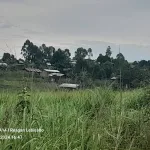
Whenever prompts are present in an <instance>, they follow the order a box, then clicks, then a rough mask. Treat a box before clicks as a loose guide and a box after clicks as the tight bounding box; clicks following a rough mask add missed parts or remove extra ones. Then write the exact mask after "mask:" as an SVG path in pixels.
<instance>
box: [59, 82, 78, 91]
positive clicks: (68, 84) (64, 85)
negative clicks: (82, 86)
mask: <svg viewBox="0 0 150 150" xmlns="http://www.w3.org/2000/svg"><path fill="white" fill-rule="evenodd" d="M59 88H63V89H69V90H74V89H78V88H79V84H70V83H63V84H61V85H59Z"/></svg>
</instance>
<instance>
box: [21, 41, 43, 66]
mask: <svg viewBox="0 0 150 150" xmlns="http://www.w3.org/2000/svg"><path fill="white" fill-rule="evenodd" d="M43 47H44V45H43ZM21 54H23V57H24V58H25V61H26V62H28V63H30V64H31V63H32V64H33V63H34V64H35V65H36V67H38V66H39V65H40V64H42V62H43V52H42V51H41V49H40V48H38V47H37V46H36V45H34V44H33V43H32V42H30V41H29V40H26V42H25V43H24V45H23V47H22V49H21Z"/></svg>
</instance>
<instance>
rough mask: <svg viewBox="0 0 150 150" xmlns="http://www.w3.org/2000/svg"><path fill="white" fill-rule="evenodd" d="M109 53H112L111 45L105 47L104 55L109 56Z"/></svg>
mask: <svg viewBox="0 0 150 150" xmlns="http://www.w3.org/2000/svg"><path fill="white" fill-rule="evenodd" d="M111 54H112V51H111V47H110V46H108V47H107V49H106V56H108V57H110V56H111Z"/></svg>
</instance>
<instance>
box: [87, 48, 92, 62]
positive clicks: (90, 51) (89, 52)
mask: <svg viewBox="0 0 150 150" xmlns="http://www.w3.org/2000/svg"><path fill="white" fill-rule="evenodd" d="M87 52H88V57H89V59H91V57H93V53H92V49H91V48H89V49H88V50H87Z"/></svg>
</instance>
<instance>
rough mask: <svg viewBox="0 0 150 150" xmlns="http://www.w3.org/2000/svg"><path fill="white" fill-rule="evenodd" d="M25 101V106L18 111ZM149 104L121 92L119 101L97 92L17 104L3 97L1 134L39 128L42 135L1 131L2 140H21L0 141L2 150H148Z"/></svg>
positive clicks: (41, 96)
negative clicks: (9, 137) (17, 137)
mask: <svg viewBox="0 0 150 150" xmlns="http://www.w3.org/2000/svg"><path fill="white" fill-rule="evenodd" d="M20 90H21V89H20ZM18 92H19V91H18ZM23 99H24V100H26V101H27V102H28V103H26V104H25V103H24V104H23V103H22V105H20V107H17V106H18V105H17V104H19V102H21V101H23ZM145 100H147V103H145ZM148 100H149V96H148V95H146V94H145V92H144V91H143V90H134V91H126V92H123V93H122V98H121V95H120V93H119V92H115V91H112V90H108V89H101V88H97V89H94V90H81V91H71V92H67V91H55V92H54V91H53V92H52V91H51V92H50V91H49V92H41V91H36V92H32V93H30V92H27V93H23V94H22V95H21V96H20V97H19V98H18V93H17V92H1V93H0V128H1V129H4V128H6V129H8V128H14V129H25V128H27V129H31V128H32V129H39V128H41V129H43V130H44V132H38V133H34V132H20V133H14V132H2V131H1V133H0V136H1V135H7V136H10V135H15V136H22V138H21V139H16V140H15V139H8V140H5V139H4V140H2V139H1V140H0V149H1V150H9V149H12V150H149V149H150V121H149V119H150V111H149V107H148ZM23 105H24V106H25V107H23ZM22 108H23V109H22ZM0 138H2V137H0Z"/></svg>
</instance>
